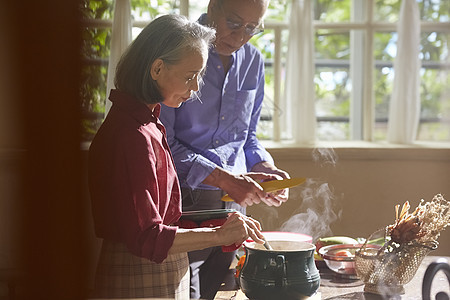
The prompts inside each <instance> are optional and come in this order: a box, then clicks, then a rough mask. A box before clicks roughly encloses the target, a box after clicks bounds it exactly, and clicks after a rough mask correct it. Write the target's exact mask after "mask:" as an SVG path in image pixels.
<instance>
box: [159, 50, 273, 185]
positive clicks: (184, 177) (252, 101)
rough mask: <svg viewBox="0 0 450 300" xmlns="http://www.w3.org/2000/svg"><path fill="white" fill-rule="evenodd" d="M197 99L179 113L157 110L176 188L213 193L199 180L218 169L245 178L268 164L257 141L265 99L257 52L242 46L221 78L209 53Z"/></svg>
mask: <svg viewBox="0 0 450 300" xmlns="http://www.w3.org/2000/svg"><path fill="white" fill-rule="evenodd" d="M203 81H204V84H203V85H202V86H201V87H200V91H199V93H198V97H199V99H200V101H199V100H189V101H188V102H186V103H183V104H182V106H181V107H179V108H170V107H167V106H164V105H162V106H161V116H160V119H161V121H162V123H163V124H164V126H165V127H166V130H167V140H168V142H169V145H170V148H171V151H172V155H173V157H174V161H175V165H176V168H177V173H178V178H179V179H180V182H181V185H182V186H184V187H190V188H201V189H216V188H215V187H212V186H209V185H205V184H202V181H203V180H204V179H205V178H206V177H207V176H208V175H209V174H210V173H211V172H212V171H213V170H214V169H215V168H216V167H217V166H220V167H222V168H224V169H226V170H228V171H230V172H232V173H234V174H241V173H246V172H248V171H250V170H251V168H252V167H253V166H254V165H255V164H256V163H259V162H261V161H267V162H270V163H273V159H272V157H271V156H270V154H269V153H268V152H267V151H266V150H265V149H264V148H263V147H262V145H261V144H260V142H259V141H258V139H257V138H256V125H257V123H258V120H259V116H260V113H261V106H262V101H263V98H264V63H263V60H262V57H261V53H260V52H259V51H258V50H257V49H256V48H255V47H254V46H252V45H251V44H249V43H247V44H245V45H244V46H243V47H241V48H240V49H239V50H238V51H236V52H235V53H233V55H232V64H231V67H230V69H229V71H228V73H227V74H225V72H224V69H223V66H222V62H221V60H220V58H219V56H218V54H217V53H216V52H215V51H214V49H211V50H210V51H209V58H208V62H207V67H206V73H205V75H204V76H203Z"/></svg>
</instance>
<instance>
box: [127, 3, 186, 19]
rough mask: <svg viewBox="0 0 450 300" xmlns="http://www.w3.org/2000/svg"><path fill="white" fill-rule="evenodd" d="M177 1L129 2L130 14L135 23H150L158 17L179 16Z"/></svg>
mask: <svg viewBox="0 0 450 300" xmlns="http://www.w3.org/2000/svg"><path fill="white" fill-rule="evenodd" d="M178 3H179V1H165V0H151V1H149V0H131V1H130V4H131V14H132V15H133V19H134V20H136V21H150V20H152V19H154V18H155V17H156V16H159V15H166V14H179V13H180V8H179V4H178Z"/></svg>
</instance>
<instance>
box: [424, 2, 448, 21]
mask: <svg viewBox="0 0 450 300" xmlns="http://www.w3.org/2000/svg"><path fill="white" fill-rule="evenodd" d="M419 10H420V19H421V20H423V21H435V22H449V21H450V1H448V0H422V1H419Z"/></svg>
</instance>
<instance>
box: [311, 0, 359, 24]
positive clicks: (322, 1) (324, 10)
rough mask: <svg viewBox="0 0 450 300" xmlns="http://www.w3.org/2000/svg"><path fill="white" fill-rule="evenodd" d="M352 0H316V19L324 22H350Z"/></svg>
mask: <svg viewBox="0 0 450 300" xmlns="http://www.w3.org/2000/svg"><path fill="white" fill-rule="evenodd" d="M350 8H351V0H340V1H336V0H315V1H314V20H319V21H322V22H331V23H333V22H349V21H350V12H351V11H350Z"/></svg>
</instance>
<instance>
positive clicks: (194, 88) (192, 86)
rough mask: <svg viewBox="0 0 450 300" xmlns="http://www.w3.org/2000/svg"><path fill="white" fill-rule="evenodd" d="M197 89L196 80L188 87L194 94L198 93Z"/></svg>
mask: <svg viewBox="0 0 450 300" xmlns="http://www.w3.org/2000/svg"><path fill="white" fill-rule="evenodd" d="M198 88H199V79H198V78H196V79H195V80H192V81H191V86H190V87H189V89H190V90H191V91H194V92H196V91H198Z"/></svg>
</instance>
